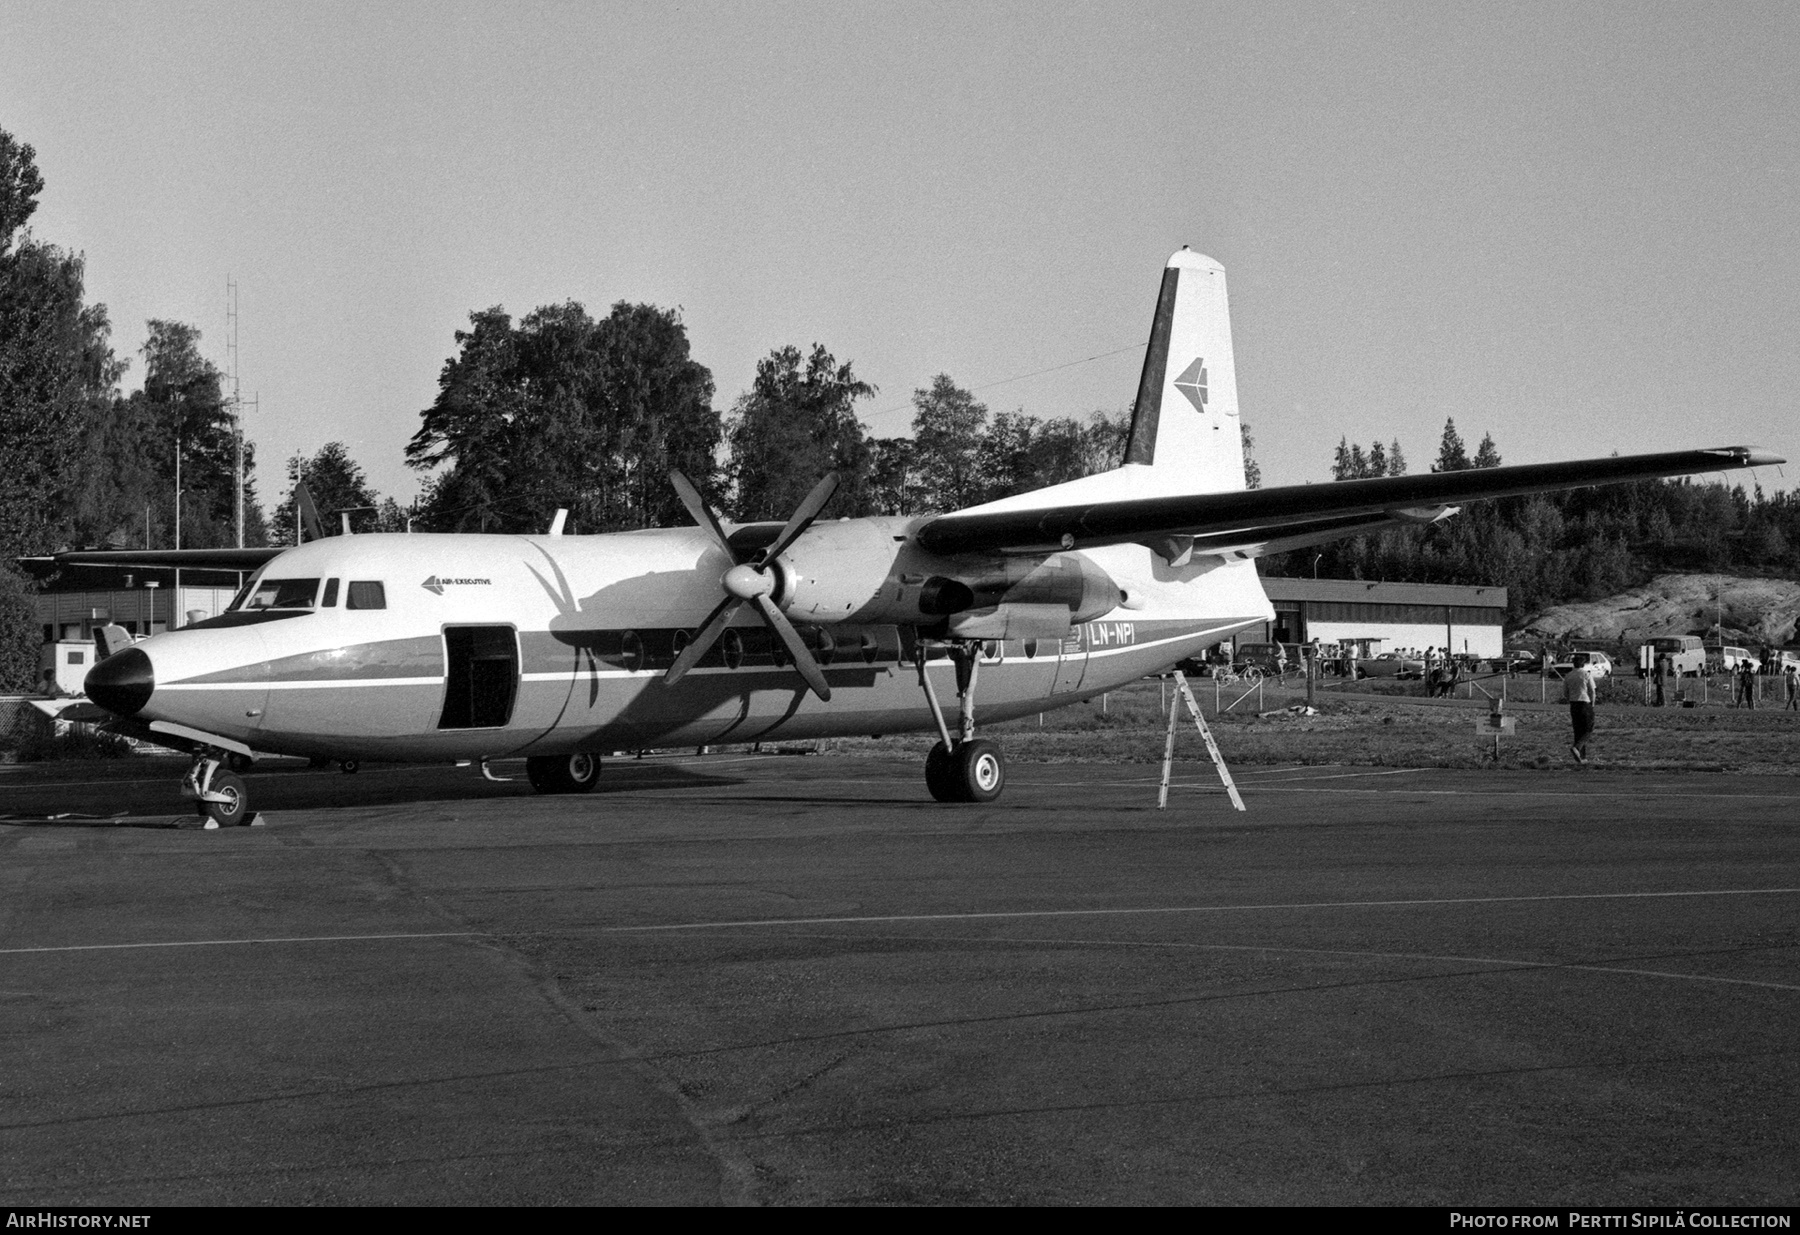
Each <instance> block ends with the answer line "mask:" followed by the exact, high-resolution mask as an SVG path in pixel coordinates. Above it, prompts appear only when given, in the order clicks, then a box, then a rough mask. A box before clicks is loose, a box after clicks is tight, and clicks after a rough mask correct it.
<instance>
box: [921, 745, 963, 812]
mask: <svg viewBox="0 0 1800 1235" xmlns="http://www.w3.org/2000/svg"><path fill="white" fill-rule="evenodd" d="M925 787H926V788H927V789H929V790H931V796H932V797H933V798H934V799H936V800H937V801H939V802H963V801H966V800H967V799H966V798H964V797H963V796H962V795H961V794H960V793H959V792H958V787H957V783H956V756H955V755H954V754H952V753H951V752H950V751H949V750H948V749H946V748H945V746H944V744H943V743H942V742H939V743H937V744H936V745H934V746H933V747H932V748H931V753H930V754H929V755H926V756H925Z"/></svg>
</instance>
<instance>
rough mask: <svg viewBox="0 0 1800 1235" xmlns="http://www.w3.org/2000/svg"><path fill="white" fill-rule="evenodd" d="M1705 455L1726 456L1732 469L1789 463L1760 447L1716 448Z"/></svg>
mask: <svg viewBox="0 0 1800 1235" xmlns="http://www.w3.org/2000/svg"><path fill="white" fill-rule="evenodd" d="M1705 453H1707V454H1709V455H1724V456H1726V457H1727V458H1729V459H1730V460H1731V466H1732V467H1776V466H1778V465H1780V464H1783V463H1786V462H1787V460H1786V459H1784V458H1782V457H1781V456H1780V455H1778V454H1776V453H1775V452H1774V451H1772V450H1764V449H1763V448H1762V447H1760V446H1715V447H1713V448H1712V449H1711V450H1708V451H1706V452H1705Z"/></svg>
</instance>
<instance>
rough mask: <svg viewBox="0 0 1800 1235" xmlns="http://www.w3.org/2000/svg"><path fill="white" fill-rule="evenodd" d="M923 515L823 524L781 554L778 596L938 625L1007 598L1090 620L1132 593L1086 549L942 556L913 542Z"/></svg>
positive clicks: (828, 610)
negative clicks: (918, 519) (1025, 554)
mask: <svg viewBox="0 0 1800 1235" xmlns="http://www.w3.org/2000/svg"><path fill="white" fill-rule="evenodd" d="M915 522H916V520H911V519H901V518H895V519H857V520H847V521H843V522H839V523H823V524H814V525H813V526H812V528H811V529H809V530H808V531H807V533H806V534H805V535H804V536H802V537H801V538H800V539H799V540H798V541H796V542H795V543H794V544H793V546H792V547H791V548H789V550H788V551H787V552H786V553H784V554H782V556H781V558H780V560H779V561H778V562H777V563H776V567H777V569H778V570H779V572H780V574H781V586H780V587H779V588H778V589H777V591H776V603H777V604H779V605H780V606H781V607H782V609H783V610H784V611H786V613H787V614H788V616H789V617H790V618H792V619H794V620H795V621H799V622H811V623H818V624H835V623H838V622H858V623H861V622H873V623H889V622H891V623H898V624H901V625H926V626H929V625H935V624H937V623H938V622H941V621H943V620H944V619H945V618H947V617H950V616H952V615H953V614H957V613H964V612H968V611H970V610H979V609H992V608H994V607H996V606H1002V605H1011V606H1020V605H1028V606H1049V605H1056V606H1061V607H1062V608H1064V609H1066V610H1067V611H1068V613H1069V620H1070V621H1071V622H1085V621H1088V620H1090V619H1092V618H1096V617H1099V616H1100V615H1101V614H1104V613H1109V612H1111V611H1112V610H1113V609H1116V608H1118V607H1119V605H1120V604H1121V603H1123V601H1124V594H1123V593H1122V592H1120V591H1119V587H1118V585H1117V584H1116V583H1114V582H1113V580H1112V578H1111V576H1109V575H1108V574H1107V573H1106V572H1105V571H1103V570H1101V569H1100V567H1098V566H1097V565H1095V564H1094V563H1093V562H1091V561H1089V560H1088V559H1087V558H1086V557H1085V556H1083V555H1081V554H1079V553H1057V554H1053V555H1051V556H1050V557H1048V558H1044V559H1039V558H1036V557H1007V556H1005V555H1001V554H994V555H990V556H983V557H976V556H973V555H967V556H965V555H958V556H956V557H940V556H937V555H935V554H929V553H925V552H924V551H922V550H920V549H919V548H918V547H917V546H915V545H912V544H909V543H908V533H909V531H910V528H911V526H912V524H914V523H915ZM1039 620H1041V619H1039Z"/></svg>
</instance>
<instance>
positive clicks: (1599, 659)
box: [1550, 652, 1613, 678]
mask: <svg viewBox="0 0 1800 1235" xmlns="http://www.w3.org/2000/svg"><path fill="white" fill-rule="evenodd" d="M1577 655H1581V656H1586V657H1587V658H1588V659H1587V663H1588V668H1589V669H1591V670H1593V671H1594V676H1595V677H1597V678H1609V677H1611V676H1612V671H1613V663H1612V657H1610V656H1608V655H1607V654H1606V653H1605V652H1580V653H1577ZM1574 667H1575V662H1574V661H1573V660H1572V659H1570V658H1568V657H1564V658H1563V659H1561V660H1559V661H1557V662H1556V663H1555V664H1554V665H1551V666H1550V672H1551V673H1553V674H1555V675H1556V676H1557V677H1559V678H1560V677H1563V676H1564V675H1565V674H1567V673H1568V672H1569V670H1571V669H1573V668H1574Z"/></svg>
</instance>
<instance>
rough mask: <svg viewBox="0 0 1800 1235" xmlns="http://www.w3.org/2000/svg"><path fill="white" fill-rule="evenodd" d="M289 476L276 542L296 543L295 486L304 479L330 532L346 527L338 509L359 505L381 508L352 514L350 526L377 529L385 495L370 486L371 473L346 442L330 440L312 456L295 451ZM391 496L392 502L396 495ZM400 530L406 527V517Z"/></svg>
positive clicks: (368, 529) (288, 464)
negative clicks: (382, 497)
mask: <svg viewBox="0 0 1800 1235" xmlns="http://www.w3.org/2000/svg"><path fill="white" fill-rule="evenodd" d="M287 478H288V487H287V492H286V493H284V494H283V495H282V498H281V508H282V510H283V511H284V512H285V517H284V518H283V519H282V520H281V523H282V526H281V527H280V528H279V529H278V530H277V531H276V533H275V543H276V544H282V545H291V544H293V543H294V532H295V528H294V513H293V512H294V501H295V490H296V489H298V488H299V487H300V484H301V483H302V482H304V483H305V485H306V491H307V493H308V494H310V495H311V496H312V500H313V505H314V507H316V508H317V509H318V512H319V519H320V521H321V522H322V523H323V524H324V529H325V534H326V535H327V536H336V535H338V534H340V533H341V532H342V530H343V521H342V520H341V519H340V518H339V517H338V516H337V514H336V513H334V512H337V511H346V510H349V511H356V510H357V508H359V507H369V506H373V507H376V508H377V509H376V510H361V511H358V512H357V513H354V514H352V515H351V516H350V530H351V531H371V530H377V529H376V528H375V524H376V522H377V520H378V518H379V514H380V510H379V508H380V506H381V495H380V494H378V493H376V492H375V490H373V489H371V488H370V487H369V482H368V477H366V476H365V475H364V474H363V470H362V466H361V465H360V464H358V463H357V462H356V460H354V459H352V458H351V457H350V452H349V450H348V449H347V448H346V447H345V445H344V444H343V443H342V442H326V443H325V444H324V445H323V446H321V447H319V449H318V452H317V453H316V454H314V455H313V457H312V458H310V459H308V458H307V457H306V456H304V455H295V456H294V457H293V458H291V459H289V460H288V462H287ZM388 500H389V501H390V502H392V500H393V499H392V498H390V499H388ZM379 530H387V529H385V528H384V529H379ZM397 530H400V531H404V530H406V529H405V521H404V517H402V521H401V526H400V528H399V529H397Z"/></svg>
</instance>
